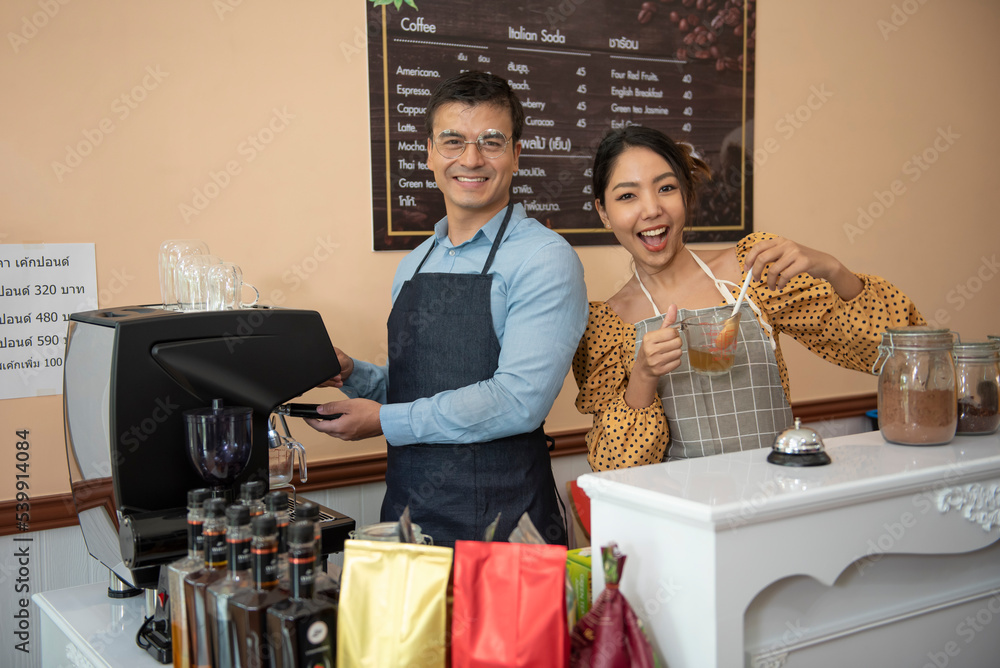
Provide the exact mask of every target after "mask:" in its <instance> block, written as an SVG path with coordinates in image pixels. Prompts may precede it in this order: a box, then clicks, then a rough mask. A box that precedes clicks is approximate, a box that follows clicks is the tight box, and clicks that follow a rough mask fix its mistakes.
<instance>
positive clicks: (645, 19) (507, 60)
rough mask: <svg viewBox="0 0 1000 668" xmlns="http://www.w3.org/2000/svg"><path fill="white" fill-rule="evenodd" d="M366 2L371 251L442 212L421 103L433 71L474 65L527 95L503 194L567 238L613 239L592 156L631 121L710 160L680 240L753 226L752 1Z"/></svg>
mask: <svg viewBox="0 0 1000 668" xmlns="http://www.w3.org/2000/svg"><path fill="white" fill-rule="evenodd" d="M370 1H371V2H372V3H373V4H372V5H371V6H370V7H369V10H368V67H369V93H370V108H371V146H372V192H373V199H374V202H373V204H374V221H373V232H374V248H375V249H376V250H404V249H410V248H414V247H415V246H416V245H417V244H419V243H420V242H421V241H422V240H423V239H425V238H426V237H427V236H428V235H429V234H431V232H432V229H433V226H434V223H436V222H437V221H438V220H440V219H441V218H442V217H444V215H445V209H444V201H443V198H442V196H441V193H440V192H439V191H438V189H437V186H436V184H435V182H434V175H433V172H431V171H430V170H429V169H428V168H427V164H426V161H427V133H426V131H425V129H424V110H425V106H426V103H427V100H428V98H429V97H430V94H431V92H432V91H433V89H434V88H435V87H436V86H437V84H438V83H439V82H440V81H441V80H443V79H445V78H448V77H450V76H453V75H455V74H458V73H460V72H462V71H465V70H473V69H478V70H483V71H487V72H491V73H493V74H496V75H497V76H502V77H504V78H505V79H507V80H508V81H509V82H510V84H511V87H512V88H513V89H514V90H515V91H516V92H517V94H518V97H519V98H520V99H521V102H522V104H523V106H524V111H525V116H526V118H525V126H524V131H523V134H522V137H521V146H522V151H521V157H520V161H519V169H518V172H517V173H516V174H515V175H514V180H513V184H512V188H513V197H514V200H515V201H519V202H521V203H523V204H524V206H525V208H526V209H527V211H528V214H529V215H530V216H532V217H534V218H536V219H538V220H539V221H541V222H542V223H543V224H545V225H546V226H548V227H550V228H552V229H554V230H556V231H557V232H559V233H560V234H562V235H564V236H565V237H566V239H567V240H569V241H570V242H571V243H573V244H577V245H590V244H611V243H615V240H614V236H613V235H612V234H611V233H610V232H609V231H608V230H605V229H604V227H603V226H602V225H601V222H600V219H599V218H598V216H597V213H596V212H595V211H594V193H593V192H592V189H593V185H592V178H591V167H592V164H593V156H594V152H595V151H596V148H597V146H598V144H599V142H600V140H601V137H602V136H603V135H604V133H605V132H607V131H608V130H609V129H612V128H623V127H626V126H628V125H648V126H652V127H656V128H658V129H660V130H663V131H664V132H666V133H667V134H668V135H670V136H671V137H673V138H674V139H675V140H678V141H683V142H686V143H689V144H691V145H692V146H693V147H694V150H695V152H696V154H697V155H698V156H699V157H701V158H702V159H703V160H705V161H706V162H707V163H708V164H709V165H710V167H711V168H712V172H713V178H712V180H711V181H708V182H706V183H703V184H702V185H701V186H700V187H699V190H698V201H699V203H698V205H697V208H696V210H695V211H693V212H689V220H688V230H689V232H688V238H689V240H691V241H731V240H735V239H739V238H741V237H742V236H744V235H745V234H747V233H748V232H749V231H751V230H752V229H753V225H752V193H753V187H752V167H753V163H752V156H753V145H752V119H753V81H754V80H753V62H754V49H755V42H754V40H755V35H754V24H755V21H756V12H755V0H658V1H656V2H650V1H647V2H638V1H635V0H630V1H628V2H621V1H620V0H616V1H615V2H612V1H611V0H562V1H561V2H558V3H553V2H552V0H545V1H544V2H542V1H536V0H524V1H522V2H518V3H512V2H510V3H509V2H483V1H482V0H419V2H410V1H409V0H405V1H404V0H370ZM414 5H417V6H416V7H415V6H414ZM417 7H419V9H418V8H417Z"/></svg>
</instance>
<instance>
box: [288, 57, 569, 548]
mask: <svg viewBox="0 0 1000 668" xmlns="http://www.w3.org/2000/svg"><path fill="white" fill-rule="evenodd" d="M523 126H524V111H523V109H522V108H521V103H520V101H519V100H518V99H517V96H516V95H515V94H514V92H513V91H512V90H511V88H510V86H509V85H508V83H507V82H506V81H505V80H504V79H501V78H499V77H496V76H494V75H492V74H488V73H484V72H464V73H462V74H460V75H458V76H456V77H453V78H451V79H448V80H446V81H444V82H442V83H441V85H440V86H439V87H438V88H437V89H436V90H435V92H434V93H433V95H432V96H431V98H430V100H429V101H428V104H427V112H426V129H427V136H428V138H427V166H428V167H429V168H430V169H432V170H433V171H434V178H435V180H436V181H437V185H438V188H440V189H441V193H442V195H443V196H444V200H445V211H446V213H447V215H446V216H445V217H444V218H443V219H442V220H440V221H439V222H438V223H437V224H436V225H435V227H434V233H433V235H431V237H430V238H429V239H428V240H427V241H425V242H424V243H422V244H421V245H420V246H418V247H417V248H416V249H415V250H414V251H412V252H411V253H410V254H408V255H407V256H406V257H405V258H403V260H402V261H401V262H400V264H399V267H398V268H397V270H396V277H395V279H394V281H393V285H392V301H393V307H392V312H391V313H390V314H389V321H388V330H389V351H390V355H389V361H388V364H386V365H385V366H375V365H373V364H370V363H366V362H361V361H357V360H354V359H352V358H350V357H349V356H347V355H345V354H344V353H343V352H342V351H340V350H338V351H337V354H338V356H339V357H340V363H341V367H342V372H341V374H340V375H339V376H338V377H336V378H334V379H331V381H329V382H328V383H327V385H329V386H333V387H342V388H343V390H344V392H345V394H347V395H348V397H351V398H350V399H347V400H344V401H333V402H330V403H328V404H324V405H323V406H322V407H321V408H320V411H321V412H324V413H329V414H333V413H340V414H342V416H341V417H340V418H337V419H335V420H327V421H317V420H309V421H308V422H309V424H310V425H311V426H313V427H314V428H315V429H318V430H320V431H323V432H326V433H328V434H330V435H331V436H335V437H337V438H342V439H345V440H355V439H359V438H367V437H371V436H375V435H378V434H384V435H385V438H386V441H388V443H389V448H388V468H387V470H386V488H387V489H386V495H385V499H384V500H383V502H382V513H381V515H382V520H383V521H389V520H397V519H398V518H399V516H400V515H401V514H402V512H403V509H404V508H405V507H406V506H409V507H410V513H411V516H412V518H413V521H414V522H415V523H417V524H419V525H420V526H421V529H422V531H423V533H425V534H428V535H430V536H431V537H433V539H434V542H435V543H436V544H438V545H447V546H450V545H454V542H455V541H456V540H481V539H482V538H483V534H484V531H485V530H486V526H487V525H488V524H489V523H490V522H492V521H493V520H494V519H496V517H497V514H500V516H501V517H500V524H499V525H498V527H497V531H496V538H497V539H501V540H505V539H506V538H507V536H508V534H509V533H510V531H511V529H513V527H514V526H515V524H516V523H517V521H518V519H519V518H520V517H521V515H522V514H523V513H524V512H528V513H529V515H530V517H531V519H532V521H533V522H534V524H535V526H536V527H537V528H538V529H539V531H541V532H542V535H543V536H544V537H545V539H546V540H547V541H548V542H550V543H562V544H565V543H566V531H565V525H564V523H563V519H562V516H561V514H560V512H559V507H558V503H557V497H556V489H555V482H554V480H553V477H552V468H551V464H550V461H549V454H548V448H547V446H546V439H545V434H544V433H543V431H542V422H543V420H544V419H545V416H546V415H547V414H548V412H549V410H550V409H551V407H552V403H553V401H555V398H556V395H557V394H558V393H559V390H560V388H561V387H562V384H563V380H564V379H565V377H566V373H567V371H568V370H569V366H570V362H571V360H572V357H573V353H574V351H575V350H576V346H577V343H578V342H579V340H580V335H581V334H582V333H583V330H584V327H585V326H586V323H587V295H586V287H585V286H584V282H583V267H582V265H581V264H580V260H579V258H578V257H577V255H576V253H575V252H574V251H573V249H572V247H570V245H569V244H568V243H567V242H566V241H565V240H564V239H563V238H562V237H560V236H559V235H558V234H556V233H555V232H553V231H551V230H549V229H548V228H546V227H545V226H543V225H541V224H540V223H539V222H538V221H537V220H534V219H532V218H529V217H527V214H526V212H525V210H524V207H523V206H522V205H520V204H515V203H514V202H513V201H512V200H511V194H510V193H511V187H510V185H511V180H512V179H513V177H514V173H515V172H516V171H517V167H518V158H519V157H520V155H521V143H520V138H521V131H522V129H523Z"/></svg>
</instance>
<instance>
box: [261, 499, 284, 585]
mask: <svg viewBox="0 0 1000 668" xmlns="http://www.w3.org/2000/svg"><path fill="white" fill-rule="evenodd" d="M264 509H265V510H264V512H265V513H266V514H268V515H270V516H271V517H273V518H274V522H275V524H276V525H277V527H278V581H279V582H280V583H281V588H282V589H284V590H285V591H288V590H289V589H290V585H289V583H288V494H287V493H286V492H282V491H274V492H268V493H267V495H266V496H265V497H264Z"/></svg>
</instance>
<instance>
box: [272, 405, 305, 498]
mask: <svg viewBox="0 0 1000 668" xmlns="http://www.w3.org/2000/svg"><path fill="white" fill-rule="evenodd" d="M278 417H279V418H280V419H281V426H282V428H283V429H284V432H285V434H284V436H282V435H281V434H279V433H278V431H277V429H276V428H275V424H274V416H273V415H272V416H271V427H270V429H269V430H268V432H267V445H268V450H267V455H268V467H269V468H268V485H269V487H270V489H271V490H275V489H280V488H282V487H292V490H293V491H294V489H295V488H294V487H293V486H292V484H291V483H292V477H293V475H294V465H295V458H296V455H297V456H298V460H299V480H301V481H302V482H306V481H307V480H308V471H307V469H306V449H305V446H303V445H302V444H301V443H299V442H298V441H296V440H295V439H293V438H292V435H291V433H290V432H289V431H288V425H287V424H286V423H285V418H284V416H282V415H279V416H278Z"/></svg>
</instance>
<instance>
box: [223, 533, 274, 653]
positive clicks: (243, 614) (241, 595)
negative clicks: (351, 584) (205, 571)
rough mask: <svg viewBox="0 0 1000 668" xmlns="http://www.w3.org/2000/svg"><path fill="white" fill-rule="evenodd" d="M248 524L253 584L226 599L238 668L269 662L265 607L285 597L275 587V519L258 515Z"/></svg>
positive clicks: (269, 650)
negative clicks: (233, 634)
mask: <svg viewBox="0 0 1000 668" xmlns="http://www.w3.org/2000/svg"><path fill="white" fill-rule="evenodd" d="M250 525H251V527H252V528H253V538H252V541H251V547H250V551H251V553H252V555H253V558H252V559H251V561H252V568H251V570H252V571H253V586H252V587H250V588H249V589H241V590H240V591H238V592H236V593H235V594H233V596H232V598H230V599H229V617H230V619H232V622H233V627H234V633H235V635H236V650H237V651H236V654H235V657H234V658H235V663H234V665H235V666H238V667H239V668H251V667H255V666H266V665H269V661H270V652H271V649H270V645H269V644H268V639H267V609H268V608H270V607H271V606H272V605H274V604H275V603H277V602H279V601H284V600H285V599H286V598H288V595H287V594H286V593H285V592H283V591H281V590H280V589H279V588H278V527H277V525H276V524H275V522H274V518H273V517H270V516H267V515H259V516H257V517H255V518H253V520H251V522H250Z"/></svg>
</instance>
